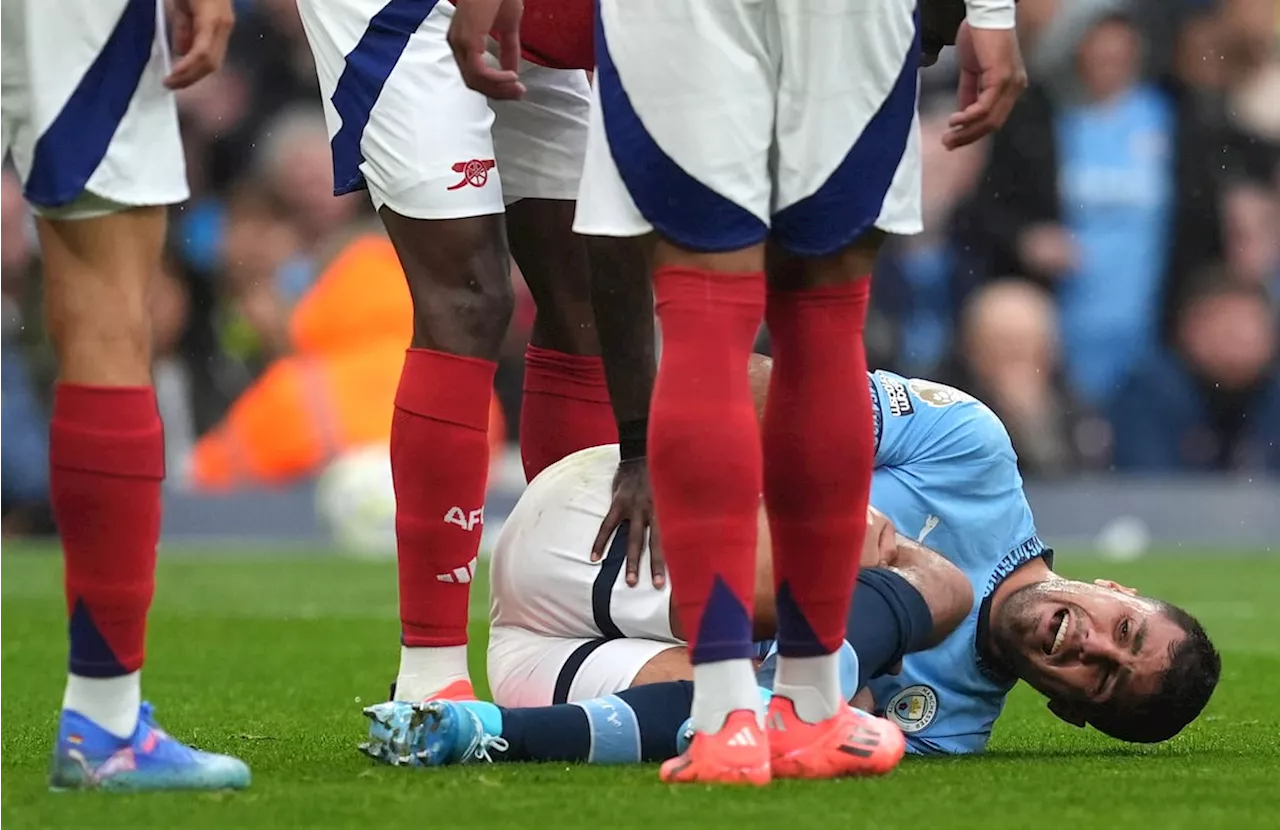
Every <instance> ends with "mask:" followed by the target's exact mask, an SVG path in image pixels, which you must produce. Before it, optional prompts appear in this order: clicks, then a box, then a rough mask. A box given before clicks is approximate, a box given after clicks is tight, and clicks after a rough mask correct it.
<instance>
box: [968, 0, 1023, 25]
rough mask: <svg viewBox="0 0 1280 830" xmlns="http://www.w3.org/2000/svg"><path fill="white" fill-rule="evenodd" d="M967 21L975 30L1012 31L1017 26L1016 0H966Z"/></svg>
mask: <svg viewBox="0 0 1280 830" xmlns="http://www.w3.org/2000/svg"><path fill="white" fill-rule="evenodd" d="M964 5H965V9H966V14H965V20H967V21H968V22H969V25H970V26H971V27H973V28H975V29H1012V28H1013V27H1014V26H1015V25H1016V24H1017V7H1016V6H1015V5H1014V0H965V3H964Z"/></svg>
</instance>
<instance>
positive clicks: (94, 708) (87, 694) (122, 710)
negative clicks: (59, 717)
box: [62, 672, 142, 738]
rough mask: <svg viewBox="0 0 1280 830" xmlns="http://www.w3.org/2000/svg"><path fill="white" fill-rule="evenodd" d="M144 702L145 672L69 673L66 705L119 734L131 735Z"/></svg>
mask: <svg viewBox="0 0 1280 830" xmlns="http://www.w3.org/2000/svg"><path fill="white" fill-rule="evenodd" d="M141 703H142V675H141V672H133V673H132V674H126V675H122V676H120V677H81V676H80V675H78V674H68V675H67V690H66V692H64V693H63V695H62V708H63V709H70V710H72V711H73V712H79V713H80V714H81V715H84V716H85V717H86V718H88V719H89V720H91V721H93V722H94V723H96V724H97V725H98V726H101V727H102V728H103V729H105V730H107V731H108V732H110V733H111V734H112V735H115V736H116V737H117V738H131V737H133V732H134V730H135V729H137V728H138V706H139V705H140V704H141Z"/></svg>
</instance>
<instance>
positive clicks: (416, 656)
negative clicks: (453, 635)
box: [396, 646, 471, 702]
mask: <svg viewBox="0 0 1280 830" xmlns="http://www.w3.org/2000/svg"><path fill="white" fill-rule="evenodd" d="M470 679H471V675H470V674H469V673H468V672H467V647H466V646H446V647H444V648H409V647H408V646H401V647H400V674H399V675H397V676H396V700H409V701H414V702H417V701H421V700H426V699H427V698H429V697H431V696H432V695H434V694H435V693H436V692H438V691H440V690H441V689H443V688H444V687H445V686H448V685H449V684H450V683H452V682H454V681H455V680H467V681H469V680H470Z"/></svg>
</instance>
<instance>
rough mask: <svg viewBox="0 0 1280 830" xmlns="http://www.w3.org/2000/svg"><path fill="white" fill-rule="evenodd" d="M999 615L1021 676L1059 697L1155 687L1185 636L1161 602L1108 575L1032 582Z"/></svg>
mask: <svg viewBox="0 0 1280 830" xmlns="http://www.w3.org/2000/svg"><path fill="white" fill-rule="evenodd" d="M993 622H994V623H995V625H996V626H997V631H996V635H995V636H996V638H997V640H998V642H999V645H1000V650H1001V652H1002V653H1003V654H1005V655H1006V659H1008V660H1009V661H1010V662H1011V663H1012V664H1013V666H1014V668H1015V670H1016V671H1017V673H1018V676H1019V677H1021V678H1022V679H1023V680H1025V681H1027V682H1028V683H1030V684H1031V685H1032V686H1034V687H1035V688H1036V689H1037V690H1038V691H1040V692H1041V693H1043V694H1044V695H1046V696H1048V697H1049V698H1050V699H1052V700H1056V701H1060V702H1063V703H1073V704H1083V705H1086V706H1092V707H1098V706H1120V707H1123V706H1124V705H1125V703H1126V702H1127V701H1130V700H1137V699H1140V698H1142V697H1145V696H1147V695H1151V694H1154V693H1156V692H1157V691H1158V690H1159V687H1160V683H1161V675H1162V674H1163V672H1164V670H1165V669H1167V668H1168V667H1169V654H1170V650H1171V647H1172V646H1173V645H1174V644H1175V643H1177V642H1178V641H1180V640H1181V639H1182V637H1183V636H1184V633H1183V631H1182V629H1181V628H1179V627H1178V625H1177V624H1176V623H1174V622H1173V621H1171V620H1170V619H1169V618H1168V617H1167V616H1165V615H1164V613H1163V612H1162V611H1161V610H1160V606H1159V604H1158V603H1155V602H1153V601H1151V600H1149V599H1146V598H1145V597H1141V596H1138V595H1136V594H1135V593H1134V592H1132V591H1131V590H1130V589H1127V588H1122V587H1121V586H1118V585H1116V584H1115V583H1112V582H1106V581H1103V580H1099V581H1098V582H1096V583H1093V584H1090V583H1086V582H1076V581H1074V580H1065V579H1062V580H1050V581H1046V582H1040V583H1036V584H1034V585H1029V586H1027V587H1025V588H1022V589H1020V590H1019V591H1018V592H1017V593H1016V594H1014V595H1013V596H1010V597H1009V599H1008V600H1007V602H1006V603H1005V607H1004V608H1003V609H1002V611H1001V615H1000V619H999V620H997V621H993Z"/></svg>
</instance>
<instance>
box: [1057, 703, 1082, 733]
mask: <svg viewBox="0 0 1280 830" xmlns="http://www.w3.org/2000/svg"><path fill="white" fill-rule="evenodd" d="M1049 711H1050V712H1053V713H1054V714H1055V715H1057V716H1058V717H1059V718H1060V719H1061V720H1063V721H1066V722H1067V723H1069V724H1071V725H1072V726H1075V727H1081V728H1083V727H1084V725H1085V723H1086V722H1087V721H1086V720H1085V717H1084V712H1082V711H1081V710H1080V709H1078V708H1077V707H1075V706H1073V705H1071V704H1070V703H1064V702H1062V701H1060V700H1050V701H1049Z"/></svg>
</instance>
